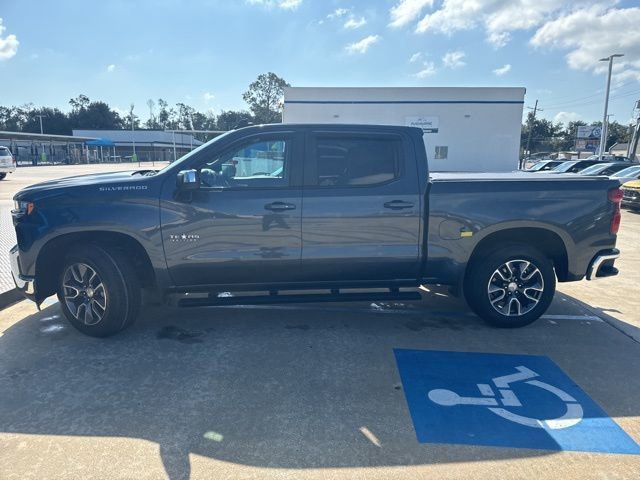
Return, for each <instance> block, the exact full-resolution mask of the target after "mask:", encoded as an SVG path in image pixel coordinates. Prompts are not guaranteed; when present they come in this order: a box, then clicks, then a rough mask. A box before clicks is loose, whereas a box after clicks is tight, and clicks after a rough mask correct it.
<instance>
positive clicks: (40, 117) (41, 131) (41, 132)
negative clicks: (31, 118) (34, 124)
mask: <svg viewBox="0 0 640 480" xmlns="http://www.w3.org/2000/svg"><path fill="white" fill-rule="evenodd" d="M36 117H38V118H39V119H40V135H42V134H43V133H44V132H43V130H42V117H46V115H36Z"/></svg>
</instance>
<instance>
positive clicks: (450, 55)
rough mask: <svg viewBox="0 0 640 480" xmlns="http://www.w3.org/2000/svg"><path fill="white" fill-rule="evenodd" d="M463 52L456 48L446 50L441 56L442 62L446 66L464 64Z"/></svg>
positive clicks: (457, 66) (461, 65)
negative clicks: (454, 49)
mask: <svg viewBox="0 0 640 480" xmlns="http://www.w3.org/2000/svg"><path fill="white" fill-rule="evenodd" d="M465 56H466V55H465V53H464V52H462V51H460V50H458V51H455V52H447V53H445V55H444V57H442V63H443V65H444V66H445V67H447V68H460V67H464V66H465V65H466V62H464V57H465Z"/></svg>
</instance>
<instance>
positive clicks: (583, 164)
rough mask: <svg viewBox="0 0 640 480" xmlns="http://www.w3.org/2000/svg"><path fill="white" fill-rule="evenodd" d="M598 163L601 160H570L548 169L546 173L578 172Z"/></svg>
mask: <svg viewBox="0 0 640 480" xmlns="http://www.w3.org/2000/svg"><path fill="white" fill-rule="evenodd" d="M597 163H601V162H598V161H597V160H570V161H568V162H562V163H561V164H560V165H558V166H556V167H554V168H552V169H551V170H548V171H547V172H546V173H578V172H581V171H582V170H584V169H585V168H588V167H591V166H592V165H595V164H597Z"/></svg>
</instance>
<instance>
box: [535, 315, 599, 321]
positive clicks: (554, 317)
mask: <svg viewBox="0 0 640 480" xmlns="http://www.w3.org/2000/svg"><path fill="white" fill-rule="evenodd" d="M540 318H543V319H545V320H588V321H590V322H604V320H603V319H602V318H600V317H597V316H595V315H542V316H541V317H540Z"/></svg>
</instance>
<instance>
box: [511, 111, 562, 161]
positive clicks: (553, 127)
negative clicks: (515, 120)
mask: <svg viewBox="0 0 640 480" xmlns="http://www.w3.org/2000/svg"><path fill="white" fill-rule="evenodd" d="M529 131H531V142H530V144H529V150H531V153H538V152H553V151H556V150H558V146H559V144H560V142H561V140H562V136H561V133H562V131H563V128H562V124H561V123H556V124H554V123H553V122H552V121H550V120H547V119H545V118H533V112H529V114H528V115H527V121H526V122H525V123H524V124H523V125H522V131H521V137H520V148H521V149H522V150H523V154H524V153H526V152H524V150H525V149H526V146H527V139H528V138H529Z"/></svg>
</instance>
